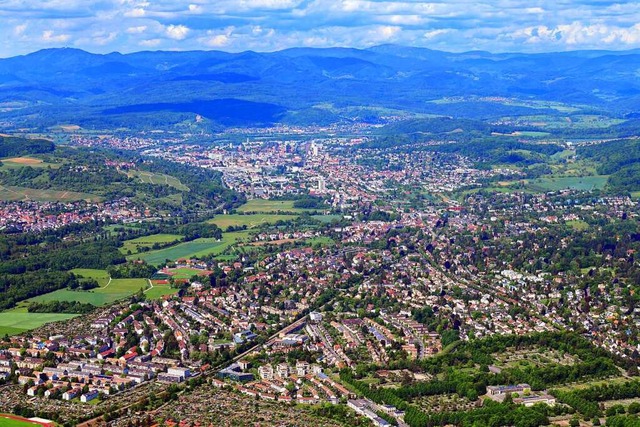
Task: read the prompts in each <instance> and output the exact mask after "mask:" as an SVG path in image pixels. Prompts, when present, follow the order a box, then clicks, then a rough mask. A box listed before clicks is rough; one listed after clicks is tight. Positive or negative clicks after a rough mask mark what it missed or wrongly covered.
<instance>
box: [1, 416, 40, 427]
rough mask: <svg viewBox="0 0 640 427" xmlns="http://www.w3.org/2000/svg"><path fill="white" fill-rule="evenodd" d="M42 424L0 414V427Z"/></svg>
mask: <svg viewBox="0 0 640 427" xmlns="http://www.w3.org/2000/svg"><path fill="white" fill-rule="evenodd" d="M41 425H42V424H38V423H34V422H31V421H22V420H15V419H13V418H9V417H6V416H5V414H0V427H23V426H36V427H38V426H41Z"/></svg>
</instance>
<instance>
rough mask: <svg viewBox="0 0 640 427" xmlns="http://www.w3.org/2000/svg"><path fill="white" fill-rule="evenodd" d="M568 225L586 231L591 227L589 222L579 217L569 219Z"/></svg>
mask: <svg viewBox="0 0 640 427" xmlns="http://www.w3.org/2000/svg"><path fill="white" fill-rule="evenodd" d="M567 225H568V226H569V227H571V228H573V229H574V230H577V231H584V230H588V229H589V224H587V223H586V222H584V221H582V220H579V219H577V220H571V221H567Z"/></svg>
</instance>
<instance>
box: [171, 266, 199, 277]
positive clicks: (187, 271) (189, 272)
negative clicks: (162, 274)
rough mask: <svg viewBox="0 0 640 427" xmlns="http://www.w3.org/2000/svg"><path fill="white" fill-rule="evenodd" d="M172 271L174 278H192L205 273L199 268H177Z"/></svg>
mask: <svg viewBox="0 0 640 427" xmlns="http://www.w3.org/2000/svg"><path fill="white" fill-rule="evenodd" d="M170 272H171V277H173V278H174V279H190V278H191V277H193V276H200V275H205V273H204V271H203V270H199V269H197V268H175V269H172V270H170Z"/></svg>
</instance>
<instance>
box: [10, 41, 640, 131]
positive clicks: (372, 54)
mask: <svg viewBox="0 0 640 427" xmlns="http://www.w3.org/2000/svg"><path fill="white" fill-rule="evenodd" d="M639 73H640V51H638V50H633V51H625V52H608V51H576V52H563V53H544V54H520V53H503V54H493V53H489V52H479V51H478V52H465V53H448V52H441V51H435V50H429V49H422V48H413V47H404V46H395V45H383V46H376V47H372V48H370V49H364V50H360V49H346V48H330V49H311V48H296V49H287V50H283V51H280V52H272V53H256V52H242V53H226V52H218V51H193V52H138V53H132V54H126V55H123V54H120V53H110V54H107V55H96V54H91V53H88V52H85V51H82V50H77V49H69V48H64V49H46V50H41V51H38V52H35V53H32V54H29V55H24V56H17V57H13V58H7V59H2V60H0V120H1V121H3V122H5V123H6V122H9V123H13V124H14V125H15V126H16V127H36V128H46V127H48V126H54V125H58V124H61V123H66V124H68V123H73V124H78V125H80V126H84V127H95V128H101V127H111V126H118V127H122V126H124V127H131V128H145V127H163V126H164V127H171V126H173V125H174V124H176V123H180V122H183V121H185V120H192V119H193V117H194V116H195V115H196V114H199V115H201V116H203V117H205V118H206V119H208V121H207V123H210V124H211V125H212V126H243V125H252V126H256V125H257V126H260V125H269V124H272V123H275V122H285V123H287V122H288V123H297V124H304V123H326V122H331V121H340V120H353V119H357V118H360V119H363V118H366V119H367V120H376V119H377V118H379V117H380V116H383V115H389V114H398V113H403V112H404V113H411V114H438V115H446V116H453V117H464V118H476V119H490V118H498V117H502V116H509V115H524V114H531V115H534V114H559V113H565V114H566V112H567V111H577V112H587V113H589V112H598V113H601V114H606V115H611V116H617V117H625V116H626V117H635V116H637V115H638V114H640V78H638V76H639ZM503 98H509V100H505V99H503ZM516 100H517V101H516ZM470 103H472V104H470ZM471 106H473V108H467V107H471ZM566 106H569V107H572V108H570V109H566V108H564V107H566Z"/></svg>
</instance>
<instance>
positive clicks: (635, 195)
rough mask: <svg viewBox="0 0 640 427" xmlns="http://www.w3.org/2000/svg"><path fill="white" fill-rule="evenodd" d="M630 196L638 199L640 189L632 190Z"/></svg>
mask: <svg viewBox="0 0 640 427" xmlns="http://www.w3.org/2000/svg"><path fill="white" fill-rule="evenodd" d="M631 197H633V198H634V199H640V191H634V192H632V193H631Z"/></svg>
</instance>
